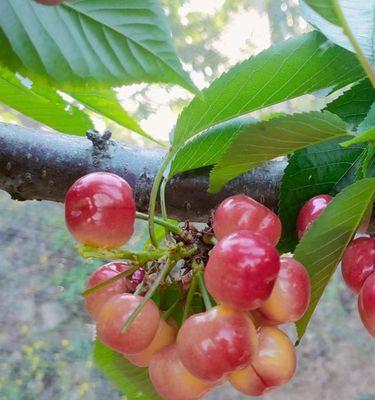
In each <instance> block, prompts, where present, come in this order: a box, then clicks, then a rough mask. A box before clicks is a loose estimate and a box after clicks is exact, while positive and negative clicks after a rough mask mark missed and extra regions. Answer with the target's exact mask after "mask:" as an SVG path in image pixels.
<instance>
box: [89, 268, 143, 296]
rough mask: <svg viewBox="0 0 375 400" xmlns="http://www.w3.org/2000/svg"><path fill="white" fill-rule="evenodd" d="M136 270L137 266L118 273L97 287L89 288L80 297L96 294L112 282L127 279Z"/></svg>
mask: <svg viewBox="0 0 375 400" xmlns="http://www.w3.org/2000/svg"><path fill="white" fill-rule="evenodd" d="M138 268H139V266H138V265H135V266H134V267H132V268H130V269H128V270H127V271H124V272H120V273H119V274H117V275H116V276H114V277H113V278H110V279H107V280H106V281H104V282H101V283H99V284H98V285H96V286H93V287H91V288H89V289H87V290H85V291H84V292H83V293H82V296H83V297H87V296H89V295H90V294H91V293H94V292H96V291H98V290H100V289H103V288H104V287H106V286H108V285H110V284H111V283H113V282H116V281H119V280H120V279H125V278H128V277H129V276H131V275H133V274H134V272H135V271H136V270H137V269H138Z"/></svg>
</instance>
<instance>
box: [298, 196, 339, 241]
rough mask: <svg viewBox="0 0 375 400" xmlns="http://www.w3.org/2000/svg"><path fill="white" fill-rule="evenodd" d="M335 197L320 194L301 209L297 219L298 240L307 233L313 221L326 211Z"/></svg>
mask: <svg viewBox="0 0 375 400" xmlns="http://www.w3.org/2000/svg"><path fill="white" fill-rule="evenodd" d="M332 200H333V197H332V196H330V195H328V194H320V195H318V196H315V197H313V198H311V199H310V200H309V201H307V202H306V203H305V205H304V206H303V207H302V208H301V210H300V212H299V214H298V217H297V236H298V239H301V237H302V236H303V235H304V234H305V233H306V231H307V230H308V229H309V228H310V225H311V224H312V223H313V221H314V220H315V219H316V218H318V217H319V215H320V214H321V213H322V212H323V211H324V210H325V209H326V207H327V206H328V204H329V203H330V202H331V201H332Z"/></svg>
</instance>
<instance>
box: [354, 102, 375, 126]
mask: <svg viewBox="0 0 375 400" xmlns="http://www.w3.org/2000/svg"><path fill="white" fill-rule="evenodd" d="M373 126H375V103H374V104H373V105H372V106H371V108H370V111H369V112H368V114H367V116H366V118H365V119H364V120H363V121H362V122H361V124H360V125H359V126H358V132H360V133H361V132H365V131H367V130H369V129H370V128H371V127H373Z"/></svg>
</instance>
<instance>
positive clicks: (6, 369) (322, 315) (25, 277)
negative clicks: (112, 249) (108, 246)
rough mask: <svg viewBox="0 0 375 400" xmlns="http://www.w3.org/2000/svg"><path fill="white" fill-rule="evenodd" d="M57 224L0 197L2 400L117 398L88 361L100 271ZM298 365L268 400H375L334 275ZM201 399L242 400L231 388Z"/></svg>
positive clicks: (41, 209)
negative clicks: (92, 296) (93, 277)
mask: <svg viewBox="0 0 375 400" xmlns="http://www.w3.org/2000/svg"><path fill="white" fill-rule="evenodd" d="M63 221H64V219H63V207H62V205H61V204H55V203H49V202H25V203H19V202H15V201H12V200H10V198H9V196H8V195H7V194H5V193H3V192H0V254H1V261H0V324H1V329H0V400H36V399H38V400H52V399H53V400H76V399H77V400H78V399H84V400H101V399H104V398H105V399H111V400H112V399H113V400H119V399H122V398H123V397H121V395H120V394H119V393H118V392H117V390H116V389H114V388H112V387H111V385H110V384H109V383H107V382H106V381H105V380H104V379H103V378H102V377H101V375H100V373H99V372H97V371H96V369H95V366H93V364H92V361H91V351H92V345H93V337H94V329H93V326H92V325H91V324H90V320H89V319H88V317H87V316H86V314H85V312H84V310H83V307H82V300H81V297H80V293H81V291H82V289H83V287H84V285H85V280H86V278H87V276H88V275H89V274H90V272H91V271H92V270H93V269H94V268H95V266H96V265H98V262H95V263H94V262H87V261H83V260H81V259H80V258H79V257H78V256H77V255H76V253H75V250H74V243H73V241H72V240H71V239H70V237H69V235H68V233H67V231H66V229H65V227H64V222H63ZM288 329H289V331H290V332H293V328H292V327H289V328H288ZM298 360H299V361H298V372H297V374H296V376H295V378H294V380H293V381H292V382H291V383H290V384H289V385H287V386H286V387H285V388H283V389H281V390H278V391H275V392H272V393H270V394H268V395H267V396H265V397H264V398H265V399H269V400H297V399H298V400H300V399H301V398H303V399H304V400H316V399H319V400H334V399H340V400H373V399H375V373H374V372H375V340H374V339H371V338H370V336H369V335H368V334H367V333H366V331H365V330H364V329H363V328H362V326H361V323H360V321H359V318H358V315H357V311H356V299H355V297H354V296H353V295H351V294H350V293H349V291H348V290H347V289H346V288H345V286H344V285H343V283H342V279H341V276H340V273H339V272H338V273H337V274H336V276H335V279H334V281H333V282H332V284H331V285H330V287H329V289H328V290H327V292H326V295H325V297H324V299H323V301H322V302H321V303H320V305H319V308H318V313H317V315H316V316H315V317H314V319H313V321H312V322H311V326H310V329H309V331H308V333H307V335H306V337H305V338H304V340H303V341H302V343H301V345H300V346H299V347H298ZM208 398H209V399H210V400H224V399H231V400H241V399H245V397H244V396H241V395H240V394H239V393H236V392H234V391H233V390H232V389H231V388H230V387H229V386H228V387H224V388H221V389H219V390H217V391H216V392H214V393H213V394H211V395H210V396H209V397H208ZM130 400H131V399H130Z"/></svg>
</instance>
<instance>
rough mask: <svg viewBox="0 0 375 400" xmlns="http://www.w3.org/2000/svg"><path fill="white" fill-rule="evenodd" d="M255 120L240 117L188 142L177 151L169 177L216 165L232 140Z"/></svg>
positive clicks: (210, 129) (208, 130)
mask: <svg viewBox="0 0 375 400" xmlns="http://www.w3.org/2000/svg"><path fill="white" fill-rule="evenodd" d="M255 122H256V120H255V119H254V118H251V117H249V116H241V117H238V118H234V119H231V120H229V121H226V122H223V123H221V124H218V125H216V126H214V127H212V128H208V129H207V130H206V131H204V132H202V133H201V134H199V135H196V136H194V137H193V138H191V139H190V140H188V141H187V142H186V143H184V145H183V146H182V147H180V148H179V150H178V151H177V153H176V155H175V157H174V159H173V161H172V165H171V168H170V171H169V177H172V176H173V175H176V174H178V173H181V172H184V171H188V170H191V169H195V168H201V167H206V166H209V165H214V164H216V163H217V162H218V161H219V159H220V156H221V155H222V153H223V152H224V151H225V150H226V148H227V147H228V145H229V144H230V141H231V140H232V138H233V137H234V136H235V135H237V134H238V133H239V132H240V131H242V130H244V129H246V128H247V127H248V126H249V125H251V124H253V123H255Z"/></svg>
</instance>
